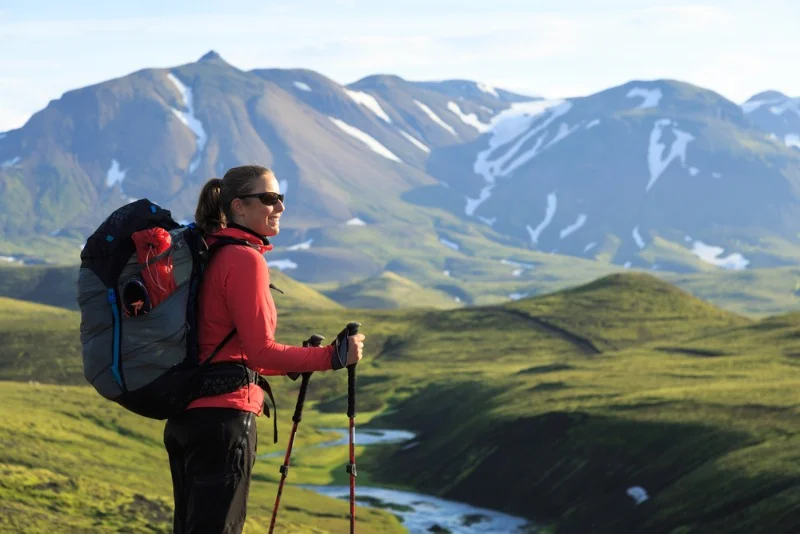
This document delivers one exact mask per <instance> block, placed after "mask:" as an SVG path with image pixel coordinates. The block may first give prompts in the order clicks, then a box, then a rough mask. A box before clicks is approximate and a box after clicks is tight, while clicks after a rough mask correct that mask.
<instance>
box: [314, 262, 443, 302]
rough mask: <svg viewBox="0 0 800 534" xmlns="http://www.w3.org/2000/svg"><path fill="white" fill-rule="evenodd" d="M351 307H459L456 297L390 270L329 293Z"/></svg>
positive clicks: (328, 293)
mask: <svg viewBox="0 0 800 534" xmlns="http://www.w3.org/2000/svg"><path fill="white" fill-rule="evenodd" d="M325 294H326V295H327V296H328V297H329V298H331V299H332V300H334V301H335V302H338V303H340V304H341V305H343V306H345V307H347V308H374V309H386V308H437V309H447V308H456V307H458V304H457V303H456V302H455V301H454V299H453V297H451V296H449V295H447V294H446V293H443V292H441V291H437V290H435V289H426V288H424V287H422V286H420V285H419V284H416V283H414V282H412V281H411V280H409V279H407V278H403V277H402V276H400V275H398V274H395V273H393V272H391V271H386V272H383V273H381V274H379V275H378V276H374V277H372V278H368V279H366V280H362V281H360V282H357V283H355V284H349V285H346V286H343V287H339V288H337V289H335V290H333V291H328V292H326V293H325Z"/></svg>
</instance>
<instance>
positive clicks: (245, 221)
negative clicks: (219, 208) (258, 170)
mask: <svg viewBox="0 0 800 534" xmlns="http://www.w3.org/2000/svg"><path fill="white" fill-rule="evenodd" d="M267 192H272V193H280V186H279V185H278V180H277V179H276V178H275V175H274V174H264V175H261V176H260V177H259V178H258V179H256V180H255V184H254V185H253V188H252V190H251V193H267ZM231 206H232V207H233V211H234V213H235V214H236V215H237V219H238V220H237V221H236V222H237V223H238V224H241V225H242V226H246V227H248V228H250V229H251V230H253V231H254V232H256V233H257V234H259V235H265V236H273V235H278V232H280V231H281V228H280V222H279V220H280V217H281V214H282V213H283V211H284V210H285V209H286V207H285V206H284V205H283V202H281V201H280V200H279V201H278V202H277V203H275V204H274V205H272V206H265V205H264V204H262V203H261V201H260V200H259V199H258V198H254V197H249V198H237V199H234V200H233V202H232V204H231Z"/></svg>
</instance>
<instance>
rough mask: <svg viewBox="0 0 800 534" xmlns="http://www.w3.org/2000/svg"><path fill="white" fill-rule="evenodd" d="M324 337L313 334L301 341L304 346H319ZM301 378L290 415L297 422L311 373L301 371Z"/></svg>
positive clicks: (301, 412) (301, 414) (300, 418)
mask: <svg viewBox="0 0 800 534" xmlns="http://www.w3.org/2000/svg"><path fill="white" fill-rule="evenodd" d="M323 339H325V338H324V337H323V336H320V335H319V334H314V335H313V336H311V337H310V338H308V339H307V340H306V341H303V346H304V347H319V346H320V345H321V344H322V340H323ZM302 376H303V380H302V381H301V382H300V392H299V393H298V394H297V404H296V405H295V407H294V415H293V416H292V421H294V422H295V423H299V422H300V421H301V420H302V418H303V403H305V401H306V391H308V381H309V380H310V379H311V373H310V372H307V373H302ZM296 378H297V377H296V376H295V379H296Z"/></svg>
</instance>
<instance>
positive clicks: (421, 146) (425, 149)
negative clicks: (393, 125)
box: [400, 130, 431, 154]
mask: <svg viewBox="0 0 800 534" xmlns="http://www.w3.org/2000/svg"><path fill="white" fill-rule="evenodd" d="M400 135H402V136H403V137H405V138H406V139H408V141H409V142H410V143H411V144H413V145H414V146H415V147H417V148H418V149H420V150H422V151H423V152H425V153H426V154H430V152H431V149H430V148H428V147H427V145H424V144H423V143H421V142H420V141H418V140H417V139H415V138H414V137H413V136H412V135H411V134H409V133H408V132H406V131H404V130H400Z"/></svg>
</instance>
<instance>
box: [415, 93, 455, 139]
mask: <svg viewBox="0 0 800 534" xmlns="http://www.w3.org/2000/svg"><path fill="white" fill-rule="evenodd" d="M414 103H415V104H416V105H417V107H418V108H419V109H421V110H422V111H424V112H425V114H426V115H427V116H428V117H430V119H431V120H432V121H433V122H435V123H436V124H438V125H439V126H441V127H442V128H444V129H445V130H447V131H448V132H450V133H451V134H453V135H455V136H456V137H458V134H457V133H456V131H455V130H454V129H453V127H452V126H450V125H449V124H447V123H446V122H444V121H443V120H442V119H440V118H439V116H438V115H437V114H436V113H434V112H433V111H432V110H431V108H429V107H428V106H426V105H425V104H423V103H422V102H420V101H419V100H414Z"/></svg>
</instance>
